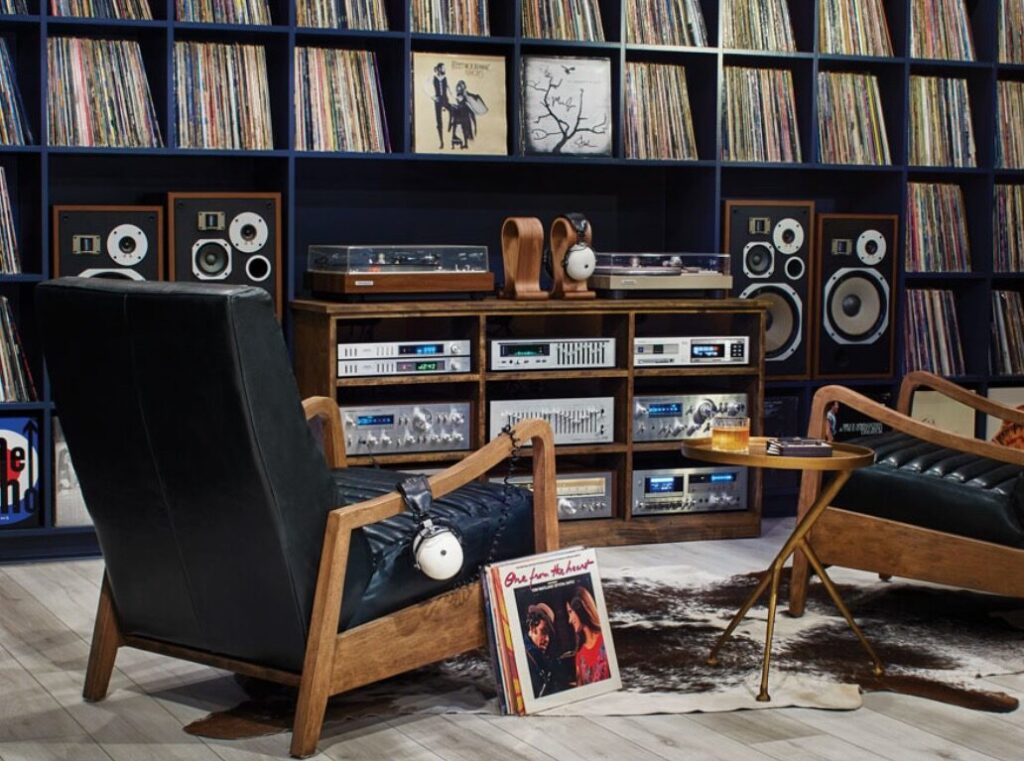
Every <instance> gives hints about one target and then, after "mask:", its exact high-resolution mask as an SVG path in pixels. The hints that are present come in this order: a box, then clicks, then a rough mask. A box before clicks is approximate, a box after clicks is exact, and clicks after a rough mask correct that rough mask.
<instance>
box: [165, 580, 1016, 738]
mask: <svg viewBox="0 0 1024 761" xmlns="http://www.w3.org/2000/svg"><path fill="white" fill-rule="evenodd" d="M615 573H616V574H617V575H614V576H607V575H606V576H605V580H604V590H605V597H606V600H607V604H608V609H609V612H610V613H609V617H610V619H611V622H612V631H613V635H614V642H615V648H616V650H617V651H618V659H619V665H620V668H621V671H622V683H623V691H622V692H620V693H613V694H611V695H606V696H600V697H597V698H592V699H590V700H586V701H580V702H576V703H572V704H569V705H567V706H564V707H562V708H560V709H556V710H555V712H557V713H558V714H560V715H566V714H575V715H623V714H639V713H679V712H688V711H717V710H735V709H737V708H771V707H779V706H782V705H801V706H808V707H819V708H836V709H849V708H856V707H858V706H859V705H860V697H859V693H860V691H891V692H901V693H905V694H911V695H917V696H920V697H925V698H931V699H934V700H940V701H943V702H948V703H953V704H956V705H960V706H964V707H968V708H973V709H977V710H984V711H1012V710H1015V709H1016V708H1017V701H1016V700H1015V699H1014V698H1012V697H1010V696H1008V695H1005V694H1003V693H998V692H995V693H993V692H987V691H984V690H983V689H980V688H979V687H977V686H972V683H975V682H976V680H977V679H979V678H980V677H983V676H990V675H995V674H1008V673H1017V672H1024V613H1022V612H1021V611H1020V608H1021V607H1022V605H1021V604H1020V603H1019V601H1016V600H1008V599H1005V598H998V597H991V596H987V595H981V594H975V593H971V592H962V591H955V590H948V589H944V588H938V587H933V586H928V585H922V584H914V583H910V582H901V581H894V582H884V581H881V580H878V579H877V577H874V576H870V575H868V574H860V573H857V572H851V571H845V570H843V569H836V570H835V571H834V572H833V580H834V581H836V583H837V586H838V587H839V589H840V591H841V594H842V595H843V598H844V599H845V600H846V602H847V604H848V605H849V607H850V608H851V610H852V612H853V615H854V617H855V618H856V620H857V621H858V623H859V624H860V625H861V627H862V628H863V630H864V632H865V634H866V636H867V637H868V639H869V640H870V641H871V643H872V644H873V645H874V647H875V649H876V650H877V652H878V654H879V656H880V657H881V658H882V661H883V662H884V663H885V666H886V674H885V675H884V676H882V677H875V676H873V675H872V673H871V667H870V663H869V661H868V659H867V656H866V654H865V653H864V651H863V649H862V648H861V645H860V643H859V642H858V641H857V639H856V637H855V636H854V634H853V632H852V631H850V629H849V628H848V627H847V626H846V623H845V621H843V619H842V617H841V616H840V615H839V612H838V611H837V610H836V609H835V607H834V606H833V605H832V602H831V600H830V599H829V598H828V596H827V595H826V593H825V591H824V589H823V588H822V586H821V584H820V583H818V582H817V581H815V582H814V583H813V584H812V586H811V592H810V594H809V598H808V604H807V611H806V613H805V614H804V616H803V617H801V618H792V617H790V616H789V615H788V613H787V612H786V597H785V595H781V596H780V606H779V615H778V617H777V619H776V627H775V638H774V646H773V657H772V664H771V673H770V677H769V692H770V693H771V696H772V701H771V702H770V703H757V702H756V701H755V700H754V696H755V695H756V694H757V687H758V684H759V681H760V670H761V654H762V652H763V647H764V633H765V620H766V618H767V605H766V600H765V598H762V600H761V602H760V604H758V605H757V606H755V607H754V608H753V610H752V611H751V612H750V613H749V614H748V616H747V618H746V619H745V621H744V623H743V624H741V625H740V626H739V627H738V628H737V630H736V632H735V633H734V634H733V637H732V639H731V640H730V641H729V642H728V643H727V644H726V646H725V648H724V649H723V650H722V652H721V654H720V656H719V665H718V666H717V667H712V666H708V665H707V664H706V662H705V659H706V657H707V654H708V651H709V649H710V648H711V646H712V644H713V643H714V642H715V640H716V638H717V637H718V636H719V635H720V633H721V632H722V631H723V630H724V628H725V626H726V625H727V623H728V621H729V619H730V618H731V616H732V615H733V613H734V612H735V611H736V610H737V609H738V608H739V606H740V605H741V603H742V602H743V600H744V599H745V598H746V596H747V595H748V594H749V593H750V591H751V590H752V589H753V587H754V586H755V585H756V584H757V580H758V574H745V575H739V576H733V577H731V578H728V579H719V580H712V581H708V577H707V575H706V574H702V573H701V572H697V571H694V570H693V569H690V568H685V567H672V568H655V569H645V570H643V572H642V573H641V572H637V573H635V574H633V573H631V572H630V571H629V570H624V569H618V570H616V571H615ZM787 573H788V570H787ZM783 586H784V587H786V586H787V585H786V584H784V585H783ZM784 591H785V589H784ZM241 683H242V685H243V686H244V687H245V688H246V690H247V692H248V694H249V696H250V699H249V700H247V701H245V702H243V703H242V704H240V705H238V706H235V707H234V708H231V709H229V710H226V711H222V712H218V713H214V714H211V715H209V716H208V717H206V718H203V719H200V720H198V721H196V722H193V723H192V724H190V725H189V726H187V727H186V728H185V729H186V731H188V732H190V733H192V734H197V735H202V736H206V737H216V738H221V739H236V738H241V737H247V736H256V735H262V734H269V733H274V732H279V731H286V730H288V729H290V727H291V722H292V712H293V709H294V704H295V693H294V691H291V690H287V689H285V688H281V687H278V686H276V685H269V684H267V683H262V682H256V681H254V680H248V679H245V680H241ZM497 710H498V709H497V701H496V699H495V690H494V678H493V676H492V674H491V668H490V661H489V659H488V657H487V654H486V653H484V652H480V653H475V654H469V655H466V656H463V657H461V658H456V659H453V660H451V661H447V662H444V663H441V664H437V665H434V666H430V667H428V668H424V669H420V670H418V671H414V672H410V673H408V674H404V675H402V676H399V677H396V678H394V679H391V680H387V681H386V682H381V683H379V684H377V685H372V686H370V687H367V688H363V689H360V690H355V691H353V692H351V693H348V694H346V695H342V696H339V697H338V698H335V699H333V700H332V701H331V702H330V704H329V705H328V709H327V722H328V723H331V722H335V721H339V720H342V719H348V718H365V717H370V716H395V715H401V714H410V713H421V712H430V713H452V712H497Z"/></svg>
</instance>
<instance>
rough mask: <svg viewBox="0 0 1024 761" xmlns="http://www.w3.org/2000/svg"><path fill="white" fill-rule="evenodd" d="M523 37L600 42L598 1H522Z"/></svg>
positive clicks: (601, 31) (601, 32)
mask: <svg viewBox="0 0 1024 761" xmlns="http://www.w3.org/2000/svg"><path fill="white" fill-rule="evenodd" d="M523 37H533V38H538V39H545V40H580V41H583V42H604V27H603V26H602V25H601V6H600V4H599V3H598V0H523Z"/></svg>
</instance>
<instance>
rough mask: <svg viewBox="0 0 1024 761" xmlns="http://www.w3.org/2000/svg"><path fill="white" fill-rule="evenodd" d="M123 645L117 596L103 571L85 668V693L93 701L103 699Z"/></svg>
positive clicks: (83, 694) (83, 695) (85, 696)
mask: <svg viewBox="0 0 1024 761" xmlns="http://www.w3.org/2000/svg"><path fill="white" fill-rule="evenodd" d="M119 647H121V630H120V628H119V627H118V624H117V611H116V610H115V609H114V598H113V597H112V596H111V594H110V582H108V581H107V575H106V574H103V585H102V587H101V588H100V602H99V605H98V606H97V608H96V623H95V625H94V626H93V630H92V647H91V649H90V650H89V665H88V666H87V667H86V670H85V686H84V687H83V688H82V697H84V698H85V699H86V700H88V701H90V702H94V701H97V700H103V698H105V697H106V696H107V688H108V687H109V686H110V675H111V674H112V673H113V671H114V659H115V658H116V657H117V650H118V648H119Z"/></svg>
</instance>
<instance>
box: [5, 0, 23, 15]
mask: <svg viewBox="0 0 1024 761" xmlns="http://www.w3.org/2000/svg"><path fill="white" fill-rule="evenodd" d="M26 14H28V2H27V0H0V15H3V16H24V15H26Z"/></svg>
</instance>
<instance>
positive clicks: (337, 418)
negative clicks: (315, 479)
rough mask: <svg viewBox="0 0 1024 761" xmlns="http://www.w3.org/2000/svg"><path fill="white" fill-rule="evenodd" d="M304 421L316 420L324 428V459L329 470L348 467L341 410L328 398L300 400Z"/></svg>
mask: <svg viewBox="0 0 1024 761" xmlns="http://www.w3.org/2000/svg"><path fill="white" fill-rule="evenodd" d="M302 410H303V412H305V413H306V421H307V422H308V421H309V420H312V419H313V418H318V419H319V420H320V421H321V423H322V424H323V427H324V441H323V444H324V459H325V460H327V467H329V468H344V467H347V466H348V463H347V461H346V459H345V436H344V431H343V429H342V427H341V410H340V409H339V408H338V403H337V402H336V401H334V400H333V399H331V398H330V397H329V396H311V397H309V398H308V399H303V400H302Z"/></svg>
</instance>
